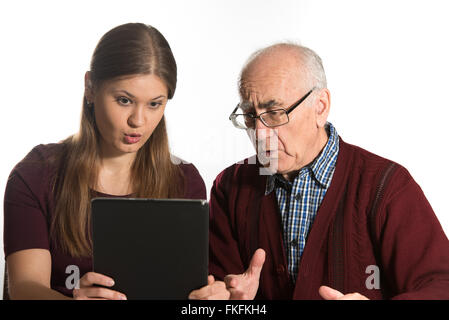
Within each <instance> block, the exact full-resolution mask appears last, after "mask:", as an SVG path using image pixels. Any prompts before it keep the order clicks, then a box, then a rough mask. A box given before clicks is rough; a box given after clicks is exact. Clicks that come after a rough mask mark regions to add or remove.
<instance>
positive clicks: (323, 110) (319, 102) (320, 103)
mask: <svg viewBox="0 0 449 320" xmlns="http://www.w3.org/2000/svg"><path fill="white" fill-rule="evenodd" d="M315 99H316V122H317V123H316V124H317V127H320V128H322V127H324V126H325V124H326V122H327V117H328V116H329V111H330V106H331V95H330V92H329V90H328V89H327V88H324V89H320V91H319V92H318V94H317V97H316V98H315Z"/></svg>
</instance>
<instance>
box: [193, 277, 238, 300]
mask: <svg viewBox="0 0 449 320" xmlns="http://www.w3.org/2000/svg"><path fill="white" fill-rule="evenodd" d="M229 295H230V293H229V291H228V290H226V285H225V283H224V282H223V281H215V280H214V282H213V283H212V284H210V285H207V286H204V287H202V288H200V289H198V290H194V291H192V292H191V293H190V294H189V297H188V298H189V299H193V300H204V299H209V300H214V299H220V300H225V299H229Z"/></svg>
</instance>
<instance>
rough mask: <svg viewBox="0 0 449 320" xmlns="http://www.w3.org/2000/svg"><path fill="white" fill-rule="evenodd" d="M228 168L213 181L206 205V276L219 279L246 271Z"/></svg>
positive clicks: (230, 172)
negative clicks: (207, 272)
mask: <svg viewBox="0 0 449 320" xmlns="http://www.w3.org/2000/svg"><path fill="white" fill-rule="evenodd" d="M231 168H232V167H231ZM231 168H228V169H226V170H225V171H223V172H222V173H220V174H219V175H218V177H217V178H216V180H215V181H214V184H213V186H212V190H211V195H210V202H209V206H210V209H209V210H210V215H209V216H210V220H209V273H210V274H212V275H214V276H215V277H216V278H217V279H219V280H223V278H224V277H225V276H226V275H228V274H240V273H243V272H244V271H245V270H244V267H243V263H242V259H241V257H240V251H239V246H238V242H237V237H236V231H235V224H234V223H233V221H234V219H233V209H232V203H234V202H235V199H232V197H230V193H231V192H230V191H231V188H232V187H235V186H232V183H231V179H232V171H233V170H232V169H231Z"/></svg>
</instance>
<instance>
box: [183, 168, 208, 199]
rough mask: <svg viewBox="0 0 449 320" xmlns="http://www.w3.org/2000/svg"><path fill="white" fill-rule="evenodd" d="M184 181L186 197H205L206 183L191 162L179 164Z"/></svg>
mask: <svg viewBox="0 0 449 320" xmlns="http://www.w3.org/2000/svg"><path fill="white" fill-rule="evenodd" d="M181 169H182V171H183V172H184V176H185V181H186V193H185V196H184V198H186V199H204V200H206V199H207V194H206V185H205V184H204V180H203V178H201V175H200V173H199V172H198V169H197V168H196V167H195V166H194V165H193V164H184V163H183V164H181Z"/></svg>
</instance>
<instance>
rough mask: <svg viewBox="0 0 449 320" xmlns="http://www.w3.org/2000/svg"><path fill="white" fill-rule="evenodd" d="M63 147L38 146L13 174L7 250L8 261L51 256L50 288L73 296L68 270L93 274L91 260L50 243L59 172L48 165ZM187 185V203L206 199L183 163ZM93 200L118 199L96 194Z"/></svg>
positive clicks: (8, 197) (201, 184)
mask: <svg viewBox="0 0 449 320" xmlns="http://www.w3.org/2000/svg"><path fill="white" fill-rule="evenodd" d="M61 148H62V145H61V144H54V143H52V144H46V145H43V144H41V145H38V146H36V147H35V148H34V149H33V150H32V151H31V152H30V153H29V154H28V155H27V156H26V157H25V158H24V159H23V160H22V161H21V162H19V163H18V164H17V165H16V166H15V167H14V169H13V170H12V172H11V174H10V176H9V179H8V183H7V186H6V191H5V199H4V233H3V237H4V250H5V257H7V256H8V255H10V254H11V253H14V252H16V251H19V250H25V249H31V248H42V249H47V250H49V251H50V254H51V263H52V267H51V288H52V289H54V290H57V291H59V292H61V293H63V294H65V295H68V296H71V295H72V292H71V290H69V289H67V288H66V285H65V281H66V278H67V277H68V276H69V274H67V273H66V268H67V266H69V265H76V266H78V267H79V269H80V276H81V277H82V276H83V275H84V274H85V273H86V272H89V271H92V259H91V257H85V258H73V257H71V256H69V255H68V254H65V253H63V252H61V251H60V250H58V249H57V246H56V244H55V243H53V241H50V239H49V226H50V221H51V218H52V215H53V214H54V194H53V192H52V183H51V181H52V179H53V176H54V174H55V173H56V172H57V171H58V168H57V167H54V166H51V165H49V162H48V161H47V159H48V158H50V157H52V155H54V154H55V153H56V152H61ZM179 166H180V168H181V169H182V171H183V173H184V178H185V182H186V190H185V194H184V197H183V198H185V199H206V187H205V185H204V181H203V179H202V178H201V176H200V174H199V172H198V170H197V169H196V168H195V166H194V165H193V164H183V163H181V164H180V165H179ZM93 195H94V196H100V197H118V196H112V195H107V194H104V193H100V192H95V191H93Z"/></svg>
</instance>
